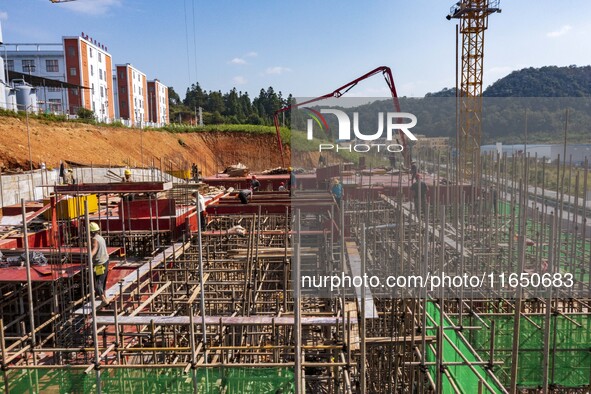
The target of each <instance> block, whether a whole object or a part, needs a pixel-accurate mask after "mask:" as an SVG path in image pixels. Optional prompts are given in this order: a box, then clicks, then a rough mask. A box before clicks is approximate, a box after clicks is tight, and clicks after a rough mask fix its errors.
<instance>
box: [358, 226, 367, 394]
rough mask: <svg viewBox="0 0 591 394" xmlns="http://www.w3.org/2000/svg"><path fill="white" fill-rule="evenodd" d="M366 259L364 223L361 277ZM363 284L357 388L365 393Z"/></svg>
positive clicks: (363, 227) (365, 356) (362, 291)
mask: <svg viewBox="0 0 591 394" xmlns="http://www.w3.org/2000/svg"><path fill="white" fill-rule="evenodd" d="M366 259H367V247H366V244H365V223H361V275H364V276H365V266H366ZM365 291H366V288H365V284H364V285H363V286H362V287H361V316H360V318H359V336H360V340H361V341H360V344H359V350H360V360H359V363H360V364H361V365H360V368H359V387H360V390H361V392H362V393H366V392H367V390H366V381H365V377H366V373H367V371H366V369H367V368H366V363H367V349H366V344H365V334H366V333H365V331H366V325H365V323H366V322H365V315H366V310H365V298H366V297H365Z"/></svg>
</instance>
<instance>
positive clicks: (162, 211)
mask: <svg viewBox="0 0 591 394" xmlns="http://www.w3.org/2000/svg"><path fill="white" fill-rule="evenodd" d="M150 205H151V206H152V213H151V215H152V217H153V218H156V217H161V216H171V215H174V213H175V200H174V199H172V198H165V199H159V200H155V199H153V200H151V201H150V200H133V201H124V200H121V201H120V202H119V204H118V206H119V211H120V212H121V207H123V216H124V217H125V218H132V219H135V218H149V217H150Z"/></svg>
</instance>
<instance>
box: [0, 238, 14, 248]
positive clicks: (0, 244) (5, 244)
mask: <svg viewBox="0 0 591 394" xmlns="http://www.w3.org/2000/svg"><path fill="white" fill-rule="evenodd" d="M17 244H18V243H17V240H16V239H11V238H5V239H0V249H15V248H17V247H18V246H17Z"/></svg>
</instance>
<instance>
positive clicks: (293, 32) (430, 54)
mask: <svg viewBox="0 0 591 394" xmlns="http://www.w3.org/2000/svg"><path fill="white" fill-rule="evenodd" d="M452 3H453V2H452V1H450V2H446V1H442V0H412V1H411V0H407V1H400V0H368V1H359V0H358V1H353V0H321V1H318V0H316V1H312V0H298V1H290V2H287V1H276V0H275V1H273V0H251V1H244V0H242V1H239V0H233V1H230V0H160V1H155V0H77V1H70V2H65V3H60V4H53V3H51V2H50V0H1V1H0V22H1V24H2V30H3V38H4V42H5V43H60V42H61V39H62V37H63V36H77V35H80V34H81V32H84V33H85V34H88V35H89V36H91V37H92V38H94V39H96V40H97V41H99V42H101V43H102V44H104V45H106V46H107V47H108V49H109V52H110V53H111V55H112V57H113V61H114V63H115V64H124V63H131V64H133V65H134V66H135V67H136V68H138V69H139V70H140V71H142V72H144V73H145V74H146V76H147V77H148V79H150V80H151V79H155V78H157V79H159V80H160V81H161V82H162V83H164V84H165V85H167V86H169V87H170V86H171V87H174V89H175V91H176V92H177V93H179V95H180V96H181V98H184V95H185V91H186V89H187V87H189V86H190V85H191V84H192V83H195V82H199V84H200V85H201V87H202V88H203V89H206V90H221V91H222V92H227V91H229V90H230V89H232V88H233V87H236V89H237V90H240V91H243V92H248V93H249V95H250V96H251V98H253V97H254V96H258V93H259V91H260V89H261V88H263V89H267V88H268V87H269V86H272V87H273V89H274V90H275V91H281V92H282V93H283V95H284V96H287V95H288V94H290V93H291V94H292V95H294V96H295V97H313V96H318V95H322V94H325V93H329V92H332V91H333V90H335V89H336V88H337V87H339V86H341V85H344V84H345V83H347V82H349V81H351V80H353V79H355V78H357V77H358V76H361V75H363V74H365V73H366V72H368V71H370V70H372V69H374V68H376V67H379V66H388V67H390V68H391V69H392V72H393V75H394V81H395V84H396V88H397V91H398V95H399V96H409V97H411V96H417V97H419V96H423V95H424V94H425V93H428V92H435V91H438V90H441V89H442V88H444V87H453V86H454V85H455V24H456V21H455V20H451V21H448V20H446V18H445V16H446V15H447V14H448V13H449V9H450V6H451V5H452ZM500 7H501V9H502V12H501V13H499V14H493V15H491V16H490V19H489V29H488V30H487V31H486V33H485V58H484V87H485V88H486V86H488V85H490V84H491V83H493V82H494V81H496V80H497V79H499V78H501V77H503V76H505V75H507V74H509V73H510V72H512V71H514V70H519V69H522V68H525V67H541V66H548V65H558V66H567V65H573V64H576V65H578V66H583V65H589V64H591V18H590V16H591V2H590V1H588V0H568V1H556V0H553V1H550V0H501V3H500ZM350 93H351V95H353V96H359V97H380V96H387V95H388V91H387V88H386V84H385V82H384V80H383V79H382V78H381V77H380V76H375V77H373V78H372V79H370V80H366V81H365V82H362V83H360V84H359V85H358V86H356V87H355V88H354V89H353V90H351V92H350Z"/></svg>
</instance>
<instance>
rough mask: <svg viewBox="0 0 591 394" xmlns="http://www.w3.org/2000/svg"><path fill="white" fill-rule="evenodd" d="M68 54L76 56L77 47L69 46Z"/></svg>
mask: <svg viewBox="0 0 591 394" xmlns="http://www.w3.org/2000/svg"><path fill="white" fill-rule="evenodd" d="M68 56H70V57H74V56H76V48H75V47H68Z"/></svg>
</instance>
